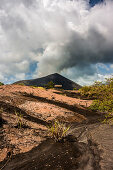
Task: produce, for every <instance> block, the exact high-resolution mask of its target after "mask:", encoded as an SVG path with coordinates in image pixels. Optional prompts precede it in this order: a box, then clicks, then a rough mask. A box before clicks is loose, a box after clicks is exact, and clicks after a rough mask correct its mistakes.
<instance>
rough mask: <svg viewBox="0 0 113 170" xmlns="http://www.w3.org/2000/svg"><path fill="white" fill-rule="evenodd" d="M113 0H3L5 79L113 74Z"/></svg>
mask: <svg viewBox="0 0 113 170" xmlns="http://www.w3.org/2000/svg"><path fill="white" fill-rule="evenodd" d="M112 18H113V0H90V1H89V0H18V1H17V0H10V1H9V0H0V81H1V82H4V83H6V84H9V83H13V82H15V81H17V80H24V79H34V78H39V77H43V76H46V75H49V74H52V73H56V72H57V73H60V74H61V75H63V76H65V77H67V78H69V79H71V80H73V81H75V82H77V83H79V84H80V85H90V84H92V83H93V82H94V81H104V79H105V78H106V77H107V78H108V77H112V75H113V38H112V36H113V19H112Z"/></svg>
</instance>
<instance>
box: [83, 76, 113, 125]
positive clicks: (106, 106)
mask: <svg viewBox="0 0 113 170" xmlns="http://www.w3.org/2000/svg"><path fill="white" fill-rule="evenodd" d="M80 93H81V95H82V96H85V97H88V98H89V99H90V98H93V99H94V101H93V103H92V105H91V106H90V107H89V108H90V109H92V110H99V111H102V112H105V113H106V116H105V120H104V122H106V123H108V122H110V124H111V122H112V123H113V78H109V79H106V81H105V82H104V83H102V82H95V83H94V85H92V86H84V87H82V88H81V89H80Z"/></svg>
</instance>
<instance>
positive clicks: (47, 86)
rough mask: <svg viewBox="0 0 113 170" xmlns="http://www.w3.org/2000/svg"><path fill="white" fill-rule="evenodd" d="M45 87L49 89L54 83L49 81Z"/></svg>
mask: <svg viewBox="0 0 113 170" xmlns="http://www.w3.org/2000/svg"><path fill="white" fill-rule="evenodd" d="M45 88H47V89H52V88H54V83H53V82H52V81H50V82H48V83H47V84H45Z"/></svg>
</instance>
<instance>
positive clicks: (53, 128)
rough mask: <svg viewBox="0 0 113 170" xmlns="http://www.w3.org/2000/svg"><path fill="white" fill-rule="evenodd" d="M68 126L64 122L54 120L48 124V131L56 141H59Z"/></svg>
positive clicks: (64, 134)
mask: <svg viewBox="0 0 113 170" xmlns="http://www.w3.org/2000/svg"><path fill="white" fill-rule="evenodd" d="M69 128H70V127H69V126H68V127H66V126H65V124H63V123H60V122H59V121H57V120H55V121H54V123H52V124H51V125H50V126H48V131H49V134H50V136H51V137H52V138H53V139H54V140H55V141H56V142H58V141H61V140H62V139H63V138H64V137H65V136H66V133H67V131H68V130H69Z"/></svg>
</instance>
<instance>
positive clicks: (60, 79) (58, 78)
mask: <svg viewBox="0 0 113 170" xmlns="http://www.w3.org/2000/svg"><path fill="white" fill-rule="evenodd" d="M50 81H52V82H53V83H54V85H61V86H62V89H64V90H73V89H74V88H76V89H77V90H78V89H80V88H81V86H80V85H79V84H77V83H75V82H73V81H72V80H69V79H67V78H66V77H64V76H62V75H60V74H58V73H54V74H50V75H48V76H45V77H41V78H37V79H31V80H21V81H17V82H15V83H14V84H24V85H26V86H37V87H45V85H46V84H48V83H49V82H50Z"/></svg>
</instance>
